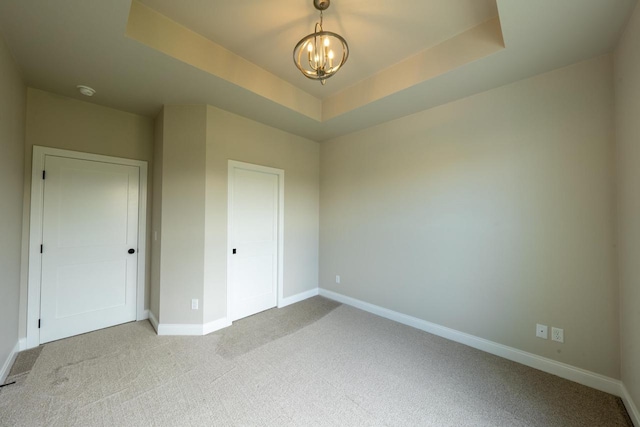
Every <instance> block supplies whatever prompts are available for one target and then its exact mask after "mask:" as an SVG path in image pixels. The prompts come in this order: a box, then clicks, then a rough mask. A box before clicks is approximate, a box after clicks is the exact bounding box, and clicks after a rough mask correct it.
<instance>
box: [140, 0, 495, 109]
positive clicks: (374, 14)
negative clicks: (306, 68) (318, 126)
mask: <svg viewBox="0 0 640 427" xmlns="http://www.w3.org/2000/svg"><path fill="white" fill-rule="evenodd" d="M141 2H142V3H144V4H145V5H147V6H148V7H150V8H152V9H154V10H156V11H158V12H160V13H161V14H163V15H165V16H167V17H168V18H170V19H172V20H174V21H176V22H177V23H179V24H181V25H183V26H185V27H187V28H189V29H191V30H193V31H194V32H196V33H198V34H200V35H202V36H204V37H206V38H208V39H209V40H211V41H213V42H215V43H217V44H219V45H221V46H223V47H225V48H226V49H228V50H230V51H232V52H234V53H235V54H237V55H239V56H241V57H243V58H245V59H246V60H248V61H250V62H252V63H254V64H256V65H258V66H260V67H262V68H264V69H265V70H267V71H269V72H271V73H273V74H275V75H277V76H278V77H280V78H282V79H284V80H286V81H288V82H289V83H291V84H293V85H295V86H297V87H299V88H301V89H303V90H304V91H306V92H308V93H310V94H312V95H314V96H316V97H318V98H320V99H323V98H326V97H329V96H331V95H334V94H336V93H337V92H339V91H341V90H343V89H345V88H347V87H349V86H351V85H354V84H355V83H357V82H359V81H361V80H363V79H365V78H367V77H370V76H372V75H374V74H376V73H378V72H380V71H381V70H383V69H385V68H388V67H389V66H391V65H394V64H396V63H398V62H400V61H402V60H404V59H406V58H408V57H410V56H412V55H415V54H417V53H419V52H421V51H423V50H425V49H428V48H430V47H433V46H435V45H437V44H440V43H442V42H444V41H446V40H448V39H450V38H452V37H454V36H455V35H457V34H460V33H462V32H464V31H466V30H468V29H470V28H472V27H475V26H477V25H479V24H481V23H483V22H485V21H487V20H489V19H491V18H494V17H496V16H497V15H498V12H497V7H496V2H495V0H402V1H392V0H385V1H383V0H333V1H332V2H331V6H330V7H329V9H328V10H327V11H325V14H324V15H325V16H324V29H325V30H327V31H333V32H337V33H339V34H340V35H342V36H343V37H345V38H346V39H347V41H348V43H349V47H350V57H349V60H348V61H347V64H346V65H345V66H344V68H343V69H342V70H340V72H339V73H337V74H336V75H335V76H334V77H332V78H331V79H329V80H327V84H326V85H325V86H321V85H320V83H319V82H316V81H311V80H308V79H306V78H305V77H304V76H303V75H302V74H301V73H300V72H299V71H298V70H297V68H296V67H295V65H294V64H293V59H292V51H293V47H294V46H295V44H296V43H297V42H298V40H300V39H301V38H302V37H303V36H305V35H307V34H309V33H311V32H312V31H313V28H314V25H315V23H316V22H317V21H318V18H319V13H318V11H317V10H316V9H315V8H314V7H313V1H312V0H297V1H291V0H270V1H267V2H265V1H264V0H242V1H211V0H184V1H175V0H141Z"/></svg>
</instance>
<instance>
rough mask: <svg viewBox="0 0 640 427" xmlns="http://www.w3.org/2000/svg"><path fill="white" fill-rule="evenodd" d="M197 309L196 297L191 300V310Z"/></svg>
mask: <svg viewBox="0 0 640 427" xmlns="http://www.w3.org/2000/svg"><path fill="white" fill-rule="evenodd" d="M197 309H198V300H197V299H195V298H194V299H192V300H191V310H197Z"/></svg>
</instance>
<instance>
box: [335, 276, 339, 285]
mask: <svg viewBox="0 0 640 427" xmlns="http://www.w3.org/2000/svg"><path fill="white" fill-rule="evenodd" d="M336 283H338V284H339V283H340V276H336Z"/></svg>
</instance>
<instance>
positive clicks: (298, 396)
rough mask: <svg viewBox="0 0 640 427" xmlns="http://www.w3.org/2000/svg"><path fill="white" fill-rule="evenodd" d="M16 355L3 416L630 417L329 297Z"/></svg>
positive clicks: (154, 421) (592, 393)
mask: <svg viewBox="0 0 640 427" xmlns="http://www.w3.org/2000/svg"><path fill="white" fill-rule="evenodd" d="M16 365H17V366H19V369H15V370H12V373H11V375H12V376H11V377H10V378H9V379H8V380H15V381H16V384H14V385H12V386H7V387H4V388H1V389H0V425H1V426H30V427H31V426H563V427H565V426H632V424H631V421H630V420H629V418H628V415H627V414H626V412H625V410H624V406H623V405H622V402H621V401H620V399H619V398H617V397H615V396H612V395H609V394H606V393H602V392H600V391H597V390H594V389H591V388H588V387H584V386H582V385H579V384H576V383H573V382H570V381H567V380H564V379H561V378H559V377H556V376H553V375H549V374H546V373H543V372H541V371H538V370H535V369H532V368H529V367H526V366H523V365H520V364H517V363H514V362H511V361H508V360H505V359H502V358H499V357H496V356H493V355H490V354H487V353H483V352H481V351H478V350H475V349H472V348H470V347H467V346H464V345H461V344H457V343H454V342H451V341H448V340H445V339H443V338H440V337H437V336H434V335H430V334H427V333H425V332H422V331H419V330H416V329H413V328H410V327H407V326H404V325H401V324H398V323H395V322H392V321H389V320H387V319H383V318H380V317H377V316H374V315H372V314H369V313H366V312H363V311H360V310H357V309H355V308H352V307H349V306H345V305H340V304H338V303H335V302H333V301H330V300H327V299H324V298H321V297H315V298H311V299H309V300H306V301H303V302H300V303H298V304H295V305H292V306H289V307H286V308H283V309H273V310H268V311H265V312H263V313H260V314H257V315H255V316H252V317H249V318H246V319H243V320H240V321H237V322H234V324H233V326H231V327H229V328H226V329H224V330H221V331H218V332H217V333H213V334H210V335H207V336H204V337H165V336H163V337H160V336H157V335H156V334H155V332H154V330H153V328H152V327H151V325H150V324H149V323H148V322H147V321H143V322H134V323H128V324H124V325H120V326H116V327H113V328H108V329H103V330H100V331H96V332H92V333H89V334H85V335H80V336H76V337H72V338H67V339H64V340H60V341H56V342H52V343H49V344H46V345H44V346H41V347H39V348H38V350H37V351H32V352H31V353H27V354H26V355H25V356H24V357H19V358H18V361H17V362H16V364H15V365H14V368H15V367H16Z"/></svg>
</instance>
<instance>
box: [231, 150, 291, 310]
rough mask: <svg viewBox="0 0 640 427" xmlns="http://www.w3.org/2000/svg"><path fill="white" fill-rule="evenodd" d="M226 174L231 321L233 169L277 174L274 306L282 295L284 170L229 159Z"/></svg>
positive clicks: (279, 301)
mask: <svg viewBox="0 0 640 427" xmlns="http://www.w3.org/2000/svg"><path fill="white" fill-rule="evenodd" d="M228 162H229V165H228V175H227V319H228V320H229V321H230V322H231V280H229V276H230V272H231V256H232V255H231V251H232V249H233V242H232V241H231V237H232V229H233V184H234V180H233V170H234V168H236V167H238V168H241V169H246V170H251V171H255V172H264V173H270V174H273V175H277V176H278V244H277V247H278V249H277V250H278V262H277V265H278V267H277V268H278V280H277V283H276V287H277V289H276V295H277V300H276V307H280V305H281V303H282V300H283V298H284V297H283V295H284V170H282V169H276V168H272V167H268V166H261V165H255V164H252V163H245V162H239V161H237V160H229V161H228Z"/></svg>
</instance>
